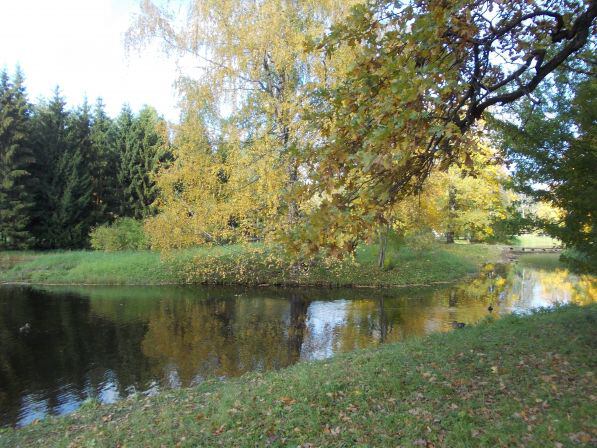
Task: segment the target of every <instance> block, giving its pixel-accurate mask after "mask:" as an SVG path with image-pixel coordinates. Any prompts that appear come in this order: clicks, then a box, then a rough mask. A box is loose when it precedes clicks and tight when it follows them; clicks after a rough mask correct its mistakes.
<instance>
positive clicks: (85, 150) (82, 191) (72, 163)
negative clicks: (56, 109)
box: [54, 101, 103, 248]
mask: <svg viewBox="0 0 597 448" xmlns="http://www.w3.org/2000/svg"><path fill="white" fill-rule="evenodd" d="M66 141H67V143H68V146H67V149H66V151H64V152H63V153H62V157H61V159H60V164H59V174H60V177H61V179H62V181H63V184H62V191H61V195H60V200H59V202H58V204H57V205H58V206H57V209H56V215H55V220H54V224H55V225H57V226H59V227H60V228H62V229H63V232H62V235H61V238H60V241H58V246H59V247H62V248H79V247H84V246H86V245H87V242H88V236H89V231H90V230H91V227H92V226H94V225H95V224H97V223H98V222H100V221H101V219H102V218H101V217H102V215H103V206H102V204H97V203H95V201H94V195H93V180H92V174H91V170H92V168H93V166H94V162H95V157H94V153H93V145H92V141H91V116H90V109H89V105H88V103H87V101H85V102H84V103H83V105H82V106H81V107H80V108H79V109H78V110H76V111H75V112H73V113H71V114H70V117H69V120H68V123H67V133H66Z"/></svg>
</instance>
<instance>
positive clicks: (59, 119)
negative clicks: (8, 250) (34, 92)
mask: <svg viewBox="0 0 597 448" xmlns="http://www.w3.org/2000/svg"><path fill="white" fill-rule="evenodd" d="M67 120H68V113H67V111H66V109H65V101H64V98H63V97H62V96H61V95H60V90H59V89H58V88H56V90H55V91H54V96H53V97H52V99H51V100H50V101H49V102H47V103H42V104H40V105H38V106H37V107H36V108H35V109H34V115H33V120H32V131H31V139H32V143H33V149H34V154H35V159H36V164H35V166H34V171H33V174H34V176H35V177H36V179H37V181H38V184H37V188H36V189H35V211H34V214H33V222H32V227H31V228H32V232H33V234H34V236H35V238H36V245H37V247H39V248H42V249H51V248H56V247H60V246H59V244H60V242H61V241H62V239H63V238H62V233H63V232H64V229H62V228H60V224H59V220H58V219H57V213H58V207H59V204H60V202H61V199H62V193H63V190H64V188H63V186H64V179H63V177H62V174H63V169H62V165H63V164H64V163H65V161H64V158H65V152H66V151H67V149H68V142H67V139H66V124H67Z"/></svg>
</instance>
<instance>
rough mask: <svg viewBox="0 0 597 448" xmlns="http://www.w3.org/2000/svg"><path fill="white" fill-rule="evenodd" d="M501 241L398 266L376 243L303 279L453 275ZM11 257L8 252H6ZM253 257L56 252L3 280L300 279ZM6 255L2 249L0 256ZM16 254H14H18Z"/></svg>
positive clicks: (234, 252) (235, 250) (358, 281)
mask: <svg viewBox="0 0 597 448" xmlns="http://www.w3.org/2000/svg"><path fill="white" fill-rule="evenodd" d="M500 250H501V249H500V247H498V246H488V245H452V246H447V245H442V244H437V245H435V246H434V247H432V248H431V249H429V250H428V251H425V252H422V253H418V252H413V251H412V250H410V249H408V248H402V249H401V250H400V251H398V252H397V253H394V254H391V255H390V259H389V262H390V263H391V265H392V266H393V268H392V269H379V268H377V267H376V255H377V253H376V247H375V246H369V247H364V248H362V249H361V250H359V252H358V254H357V265H356V266H355V265H354V264H350V263H340V264H338V265H337V266H336V267H335V268H334V269H328V268H326V267H324V266H315V267H313V268H311V269H310V271H309V273H308V274H305V275H303V276H302V277H301V278H300V279H299V280H298V283H300V284H311V285H330V286H340V285H345V286H347V285H362V286H399V285H405V284H424V283H432V282H442V281H451V280H455V279H458V278H460V277H462V276H463V275H466V274H468V273H472V272H475V271H476V270H477V268H478V267H479V265H480V264H481V263H483V262H485V261H495V260H497V259H498V258H499V254H500ZM5 257H6V255H5ZM206 257H209V258H210V259H211V260H212V261H213V259H216V260H217V264H218V269H217V270H216V269H213V270H209V269H208V270H207V271H206V270H202V269H196V268H197V267H201V263H202V260H205V259H206ZM253 257H257V258H256V259H255V260H251V259H249V258H248V256H247V254H246V249H245V248H244V247H242V246H228V247H215V248H198V249H192V250H185V251H178V252H175V253H173V254H172V255H171V256H170V257H168V258H167V259H164V258H162V257H160V255H159V254H158V253H156V252H150V251H138V252H116V253H105V252H89V251H74V252H56V253H45V254H38V255H36V256H34V258H32V259H31V258H26V259H25V260H24V261H22V262H20V263H17V264H15V265H14V266H12V267H9V268H7V269H5V270H4V271H2V270H1V269H0V282H31V283H55V284H105V285H111V284H114V285H119V284H120V285H123V284H131V285H134V284H147V285H149V284H164V283H172V284H181V283H223V284H235V283H242V284H262V283H268V284H289V283H293V282H295V280H293V279H290V278H289V276H288V273H287V272H285V271H284V269H280V268H279V267H278V268H276V267H273V266H269V265H268V264H267V263H266V262H265V261H262V260H260V259H258V257H259V256H255V255H253ZM1 258H2V255H1V254H0V259H1ZM13 258H14V256H13ZM243 258H246V260H248V261H245V265H249V266H248V267H249V270H248V271H245V274H244V276H241V275H240V274H239V269H238V262H239V260H243Z"/></svg>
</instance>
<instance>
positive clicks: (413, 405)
mask: <svg viewBox="0 0 597 448" xmlns="http://www.w3.org/2000/svg"><path fill="white" fill-rule="evenodd" d="M596 323H597V306H595V305H592V306H588V307H585V308H580V307H576V306H570V307H565V308H560V309H557V310H556V311H552V312H539V313H537V314H535V315H532V316H530V317H515V316H509V317H506V318H504V319H500V320H498V321H495V322H485V323H483V324H481V325H479V326H477V327H471V328H465V329H463V330H457V331H453V332H451V333H447V334H435V335H432V336H429V337H426V338H424V339H413V340H410V341H407V342H405V343H400V344H395V345H386V346H382V347H381V348H379V349H374V350H363V351H358V352H353V353H350V354H346V355H340V356H338V357H336V358H333V359H330V360H326V361H320V362H313V363H300V364H297V365H295V366H293V367H291V368H288V369H284V370H281V371H278V372H269V373H266V374H257V373H254V374H248V375H245V376H243V377H241V378H237V379H232V380H227V381H224V382H222V381H216V380H211V381H207V382H205V383H203V384H201V385H200V386H198V387H195V388H190V389H182V390H173V391H168V392H163V393H161V394H159V395H157V396H155V397H152V398H133V399H129V400H124V401H121V402H119V403H117V404H115V405H110V406H100V405H97V404H93V403H91V404H88V405H86V406H85V407H84V408H83V409H81V410H79V411H78V412H76V413H75V414H73V415H70V416H66V417H62V418H55V417H53V418H49V419H47V420H45V421H42V422H40V423H37V424H33V425H30V426H27V427H25V428H22V429H19V430H13V429H8V430H3V431H2V432H0V445H1V446H7V447H9V446H23V447H24V446H37V445H43V446H57V447H59V446H64V447H66V446H73V447H77V446H98V447H114V446H122V447H124V446H131V447H132V446H152V447H153V446H175V445H176V446H183V447H187V446H188V447H191V446H193V447H194V446H238V447H248V446H272V447H276V446H302V447H307V446H308V447H320V446H333V447H335V446H338V447H340V446H351V447H352V446H363V447H364V446H380V447H381V446H384V447H385V446H405V447H410V446H427V447H429V446H436V447H471V446H486V447H494V446H521V447H522V446H524V447H545V446H556V447H558V446H588V445H590V444H591V443H593V444H594V443H595V442H596V441H597V439H596V434H597V432H596V431H597V426H596V422H597V419H596V417H597V415H596V409H597V408H596V406H595V400H596V398H595V397H596V396H597V388H596V381H595V375H594V372H595V367H596V359H595V356H594V355H595V349H596V348H597V347H596V345H597V342H596V341H597V326H596V325H595V324H596Z"/></svg>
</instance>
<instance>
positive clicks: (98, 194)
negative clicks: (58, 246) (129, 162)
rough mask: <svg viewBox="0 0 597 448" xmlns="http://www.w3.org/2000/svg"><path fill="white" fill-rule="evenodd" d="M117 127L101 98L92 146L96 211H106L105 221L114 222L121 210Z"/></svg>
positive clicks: (97, 103)
mask: <svg viewBox="0 0 597 448" xmlns="http://www.w3.org/2000/svg"><path fill="white" fill-rule="evenodd" d="M117 137H118V136H117V128H116V126H115V124H114V122H113V121H112V119H111V118H110V117H108V115H106V111H105V110H104V103H103V101H102V100H101V98H98V100H97V102H96V104H95V107H94V109H93V116H92V125H91V145H92V151H93V159H94V160H93V165H92V170H91V172H92V174H93V177H92V181H93V199H94V203H95V204H96V208H98V209H101V210H102V211H103V216H102V218H101V221H103V222H107V221H111V220H113V219H114V218H115V217H116V216H117V215H118V212H119V208H120V189H119V187H118V183H117V182H116V178H117V172H118V167H119V163H120V160H119V159H120V157H119V150H118V147H117V142H118V141H117Z"/></svg>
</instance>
